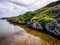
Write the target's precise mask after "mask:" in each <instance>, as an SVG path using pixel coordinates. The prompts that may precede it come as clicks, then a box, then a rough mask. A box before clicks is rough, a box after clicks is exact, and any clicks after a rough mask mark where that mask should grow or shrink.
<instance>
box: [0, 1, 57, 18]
mask: <svg viewBox="0 0 60 45" xmlns="http://www.w3.org/2000/svg"><path fill="white" fill-rule="evenodd" d="M53 1H56V0H0V17H6V16H7V17H8V16H16V15H19V14H22V13H25V12H26V11H33V10H36V9H38V8H41V7H43V6H45V5H47V4H48V3H51V2H53Z"/></svg>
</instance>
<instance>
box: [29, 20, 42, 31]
mask: <svg viewBox="0 0 60 45" xmlns="http://www.w3.org/2000/svg"><path fill="white" fill-rule="evenodd" d="M28 25H29V26H31V27H32V28H34V29H41V30H42V29H43V28H42V26H41V25H40V24H39V23H38V22H34V21H30V22H28Z"/></svg>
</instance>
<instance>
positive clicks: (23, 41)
mask: <svg viewBox="0 0 60 45" xmlns="http://www.w3.org/2000/svg"><path fill="white" fill-rule="evenodd" d="M9 34H13V35H9ZM2 35H3V38H2ZM6 35H7V36H6ZM8 35H9V36H8ZM9 44H10V45H41V42H40V39H39V38H38V37H36V36H33V35H31V34H28V33H27V32H26V31H25V30H24V29H23V28H21V27H18V26H14V25H13V24H10V23H9V22H7V21H6V20H0V45H9Z"/></svg>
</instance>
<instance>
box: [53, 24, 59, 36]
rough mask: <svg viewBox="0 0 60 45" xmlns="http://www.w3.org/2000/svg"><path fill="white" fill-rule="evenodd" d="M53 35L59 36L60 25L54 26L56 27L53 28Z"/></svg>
mask: <svg viewBox="0 0 60 45" xmlns="http://www.w3.org/2000/svg"><path fill="white" fill-rule="evenodd" d="M54 33H55V34H56V35H60V24H57V25H56V27H55V29H54Z"/></svg>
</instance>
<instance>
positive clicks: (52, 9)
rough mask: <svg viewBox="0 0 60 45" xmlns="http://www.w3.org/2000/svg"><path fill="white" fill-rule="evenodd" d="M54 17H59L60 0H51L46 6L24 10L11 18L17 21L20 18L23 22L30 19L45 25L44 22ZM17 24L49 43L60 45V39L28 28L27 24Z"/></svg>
mask: <svg viewBox="0 0 60 45" xmlns="http://www.w3.org/2000/svg"><path fill="white" fill-rule="evenodd" d="M55 18H60V1H57V2H52V3H50V4H48V5H47V6H45V7H43V8H40V9H38V10H35V11H33V12H31V11H29V12H26V13H25V14H21V15H19V16H16V17H13V20H17V21H19V20H20V21H24V22H28V21H30V20H32V21H34V22H38V23H39V24H41V25H42V26H45V24H46V23H48V22H51V21H53V19H55ZM18 25H19V24H18ZM19 26H21V27H23V28H24V29H25V30H26V31H27V32H28V33H30V34H33V35H35V36H38V37H40V38H41V39H43V40H44V41H46V42H48V43H49V44H50V45H60V40H57V39H55V38H53V37H52V36H50V35H48V34H45V33H42V32H38V31H36V30H33V29H31V28H28V26H26V25H19ZM43 45H44V44H43Z"/></svg>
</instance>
